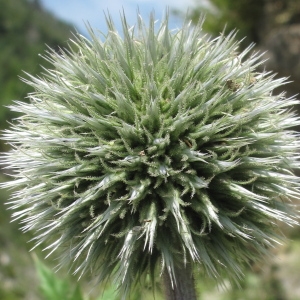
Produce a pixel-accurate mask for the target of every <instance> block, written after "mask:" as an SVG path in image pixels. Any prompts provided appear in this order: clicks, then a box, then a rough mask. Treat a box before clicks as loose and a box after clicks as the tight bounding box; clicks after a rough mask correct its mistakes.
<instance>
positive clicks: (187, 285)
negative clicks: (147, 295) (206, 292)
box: [163, 264, 197, 300]
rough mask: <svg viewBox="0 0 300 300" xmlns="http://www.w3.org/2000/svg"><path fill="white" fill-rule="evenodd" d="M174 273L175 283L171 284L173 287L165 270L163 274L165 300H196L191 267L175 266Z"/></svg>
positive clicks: (188, 265) (187, 265)
mask: <svg viewBox="0 0 300 300" xmlns="http://www.w3.org/2000/svg"><path fill="white" fill-rule="evenodd" d="M174 273H175V277H176V282H173V286H172V282H171V279H170V275H169V273H168V271H167V269H165V271H164V273H163V283H164V292H165V299H166V300H197V298H196V290H195V285H194V277H193V273H192V268H191V265H190V264H186V265H184V264H182V266H177V267H176V268H175V270H174Z"/></svg>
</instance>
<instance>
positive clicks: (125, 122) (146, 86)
mask: <svg viewBox="0 0 300 300" xmlns="http://www.w3.org/2000/svg"><path fill="white" fill-rule="evenodd" d="M122 22H123V33H122V35H119V34H118V33H117V31H116V29H115V27H114V25H113V22H112V20H111V18H110V17H107V24H108V29H109V31H108V33H107V34H106V35H104V39H103V40H101V38H99V37H98V36H97V34H96V33H95V32H94V31H93V30H91V29H90V35H91V40H89V39H86V38H84V37H83V36H80V35H78V36H77V38H76V39H75V41H73V50H70V51H67V50H64V51H61V52H60V53H59V54H57V53H55V52H54V51H49V53H48V56H47V57H46V59H47V60H49V61H50V62H51V63H52V64H53V70H46V72H45V74H44V75H43V76H44V77H43V78H35V77H32V76H30V80H28V81H27V83H28V84H30V85H31V86H32V87H33V88H34V89H35V92H34V93H32V94H30V95H29V99H30V103H29V104H28V103H25V102H18V101H17V102H16V103H15V105H13V106H11V109H12V110H14V111H17V112H20V113H22V116H21V117H19V118H18V119H17V120H16V122H15V123H14V125H12V126H11V129H10V130H7V131H6V132H5V134H4V139H5V140H7V141H9V142H10V143H11V144H12V146H13V149H12V150H11V151H10V152H9V153H7V154H6V155H4V156H3V157H2V163H4V164H8V167H9V168H11V169H13V170H14V171H15V173H14V174H15V175H14V177H15V180H14V181H12V182H8V183H6V184H5V186H6V187H13V188H18V189H17V191H16V192H15V193H14V194H13V199H12V200H11V201H10V207H11V209H14V210H16V211H15V212H14V214H13V217H14V219H20V220H22V223H23V224H24V226H23V230H24V231H34V232H35V234H36V235H35V237H34V240H35V242H36V245H39V244H41V243H44V242H45V243H48V246H47V247H46V249H47V250H48V251H49V253H52V252H54V251H55V252H56V250H59V249H60V250H61V252H60V253H62V256H61V264H66V263H71V264H72V266H73V270H74V273H79V274H84V273H87V272H90V271H91V272H92V274H93V275H95V276H97V277H98V279H99V281H103V280H105V279H107V278H114V279H115V280H116V281H117V282H118V283H119V284H120V287H121V290H122V291H123V292H125V293H126V292H127V291H129V290H130V288H131V286H132V284H133V283H134V282H136V281H137V280H139V279H141V278H143V276H146V275H147V274H149V273H150V275H151V276H152V277H154V274H155V272H156V270H157V269H158V270H159V269H160V270H165V269H166V270H168V272H169V274H170V276H171V277H172V278H173V280H174V279H175V280H176V278H174V277H175V275H174V265H175V264H176V263H178V262H179V263H184V262H186V261H190V262H193V263H194V265H195V266H197V265H201V267H202V268H203V269H204V270H206V272H207V273H208V274H209V275H210V276H213V277H216V278H218V276H220V274H221V273H222V271H223V270H225V272H226V273H227V275H228V276H230V277H232V278H233V279H234V278H239V277H240V276H241V274H242V271H241V264H242V263H243V262H248V261H250V260H252V259H254V260H256V259H257V258H258V257H259V255H260V254H262V253H266V252H267V251H266V250H267V248H268V247H269V246H271V245H273V243H274V242H275V241H276V240H277V234H276V230H275V227H276V223H277V221H283V222H285V223H287V224H289V225H293V224H297V221H296V219H297V215H296V213H295V212H294V210H293V209H292V208H291V206H290V205H289V204H286V203H287V202H288V201H289V199H290V198H295V197H299V179H298V178H297V177H296V176H295V175H294V174H293V172H292V169H297V168H299V161H298V154H297V151H299V141H298V136H297V134H296V133H295V132H294V131H293V130H292V129H291V127H292V126H295V125H299V124H300V121H299V118H298V117H297V116H296V115H295V114H294V113H292V112H291V106H293V105H294V104H296V103H298V102H297V101H296V100H295V99H294V98H288V99H287V98H285V96H284V95H283V94H281V95H273V94H272V91H273V90H274V88H276V87H278V86H280V85H282V84H283V83H285V79H276V80H275V79H274V78H273V76H271V75H270V74H269V73H267V72H262V73H258V72H257V71H256V67H257V66H258V65H259V64H260V62H259V58H260V57H259V55H257V54H253V55H249V53H250V50H251V48H252V47H251V46H250V47H249V48H248V49H246V50H245V51H243V52H242V53H240V54H238V53H237V49H238V43H236V42H235V41H234V33H232V34H230V35H229V36H227V37H226V36H223V35H220V36H219V37H218V38H216V39H209V38H207V37H205V36H204V35H203V34H202V33H201V24H202V22H199V24H198V25H197V26H195V27H193V26H192V25H191V24H190V23H188V22H186V23H185V24H184V25H183V28H182V29H180V30H177V31H170V30H169V29H168V16H166V17H165V18H164V20H163V21H162V22H161V24H160V26H158V28H156V25H155V21H154V16H153V15H152V16H151V17H150V22H149V26H148V27H147V26H146V25H145V23H144V22H143V20H142V19H141V18H140V17H139V16H138V20H137V24H136V26H134V27H129V26H128V24H127V21H126V19H125V16H123V17H122Z"/></svg>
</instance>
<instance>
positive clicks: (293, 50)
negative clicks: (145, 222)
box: [0, 0, 300, 300]
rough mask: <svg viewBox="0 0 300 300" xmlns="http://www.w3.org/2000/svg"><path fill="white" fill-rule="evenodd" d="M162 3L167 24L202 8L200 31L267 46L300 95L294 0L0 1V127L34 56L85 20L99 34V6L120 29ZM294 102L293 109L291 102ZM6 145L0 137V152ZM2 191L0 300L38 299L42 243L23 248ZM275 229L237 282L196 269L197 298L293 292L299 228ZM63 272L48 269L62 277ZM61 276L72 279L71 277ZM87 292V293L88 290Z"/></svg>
mask: <svg viewBox="0 0 300 300" xmlns="http://www.w3.org/2000/svg"><path fill="white" fill-rule="evenodd" d="M108 2H109V3H108ZM167 6H168V7H169V10H170V15H171V22H170V29H176V28H178V27H180V26H181V24H182V22H183V19H184V18H185V16H186V14H188V17H189V18H190V19H191V20H192V21H193V22H197V20H198V18H199V16H200V15H201V14H203V13H205V14H206V23H205V24H204V30H205V31H206V32H207V33H209V34H211V35H212V36H214V35H217V34H219V33H220V32H221V31H223V30H224V27H225V25H226V29H225V32H226V33H228V32H230V31H231V30H233V29H235V28H237V29H238V33H237V39H242V38H244V37H245V38H244V40H243V41H242V43H241V45H240V47H241V50H242V49H243V48H245V47H247V46H248V45H249V44H250V43H255V51H261V52H265V51H267V52H266V53H265V54H264V58H265V59H267V61H266V62H265V63H264V64H263V65H262V67H261V68H262V69H267V70H273V71H274V72H275V73H276V76H278V77H289V80H290V81H291V82H290V83H289V84H288V85H286V86H284V89H285V91H286V93H287V96H292V95H295V94H299V92H300V0H238V1H237V0H185V1H175V0H157V1H156V0H155V1H153V0H152V1H150V0H141V1H131V0H125V1H124V0H123V1H121V0H110V1H101V0H84V1H83V0H63V1H61V0H31V1H30V0H0V105H1V107H0V129H1V130H3V129H5V128H6V127H7V126H8V123H9V121H11V120H12V118H14V117H15V115H13V114H12V113H11V112H10V111H9V109H8V108H7V107H6V106H7V105H9V104H10V103H11V102H12V100H24V101H26V95H27V93H29V92H31V90H30V87H28V86H26V85H25V83H23V82H22V81H21V80H20V77H26V74H25V73H24V72H28V73H30V74H40V73H41V72H42V67H41V65H42V66H44V67H49V65H48V64H47V62H46V61H45V60H43V59H42V58H41V56H39V54H44V53H45V51H46V49H47V47H51V48H54V49H56V50H57V51H58V50H59V48H60V47H67V41H68V39H69V38H72V36H73V35H72V32H76V31H77V32H79V33H81V34H83V35H86V36H88V34H87V30H86V27H85V24H87V23H89V24H90V25H91V26H92V27H93V28H97V29H99V30H101V31H102V32H104V33H105V31H106V26H105V17H104V13H107V11H109V12H110V14H111V15H112V17H113V19H114V20H115V22H116V26H117V28H118V29H120V23H118V22H119V15H120V12H121V11H122V10H124V11H125V13H126V16H127V18H128V21H129V23H131V24H132V25H134V23H135V20H136V12H137V8H139V12H140V14H141V15H142V17H143V18H144V19H146V20H147V17H148V15H149V13H150V12H151V11H155V15H156V18H157V19H160V18H161V17H162V16H163V14H164V13H165V11H166V7H167ZM120 31H121V29H120ZM276 92H278V93H279V92H281V91H276ZM296 109H297V110H298V112H299V111H300V110H299V108H298V107H296ZM297 130H299V129H297ZM8 149H9V147H8V146H7V145H5V144H4V143H3V142H0V152H3V151H7V150H8ZM0 180H1V181H5V180H9V178H8V176H7V175H5V170H1V169H0ZM8 195H9V194H8V192H7V191H3V190H2V191H1V193H0V300H21V299H22V300H38V299H45V298H43V297H44V296H43V294H42V292H41V282H40V281H41V279H40V277H39V276H38V272H37V266H36V259H34V257H36V256H39V257H43V253H42V251H41V249H37V250H36V251H35V254H34V255H33V254H32V252H31V253H30V252H29V249H30V248H31V247H32V246H33V245H32V244H31V243H30V242H28V241H29V240H30V239H31V236H30V234H22V233H21V231H20V230H19V228H20V225H19V224H17V223H10V214H11V212H10V211H8V210H6V207H5V202H6V200H7V197H8ZM281 230H282V231H283V232H284V233H285V234H286V236H287V241H286V243H285V244H284V245H278V247H276V248H274V249H273V250H272V251H273V253H274V258H273V259H271V260H267V261H266V262H265V264H260V265H256V264H255V263H254V264H253V265H252V266H251V267H249V268H248V269H247V270H246V271H245V281H244V282H242V289H240V290H239V289H235V288H230V287H228V289H227V290H222V289H220V288H218V287H217V286H216V285H215V283H214V282H213V281H211V280H210V279H208V278H205V277H204V276H203V275H201V274H198V275H197V277H196V284H197V289H198V291H199V295H200V297H199V299H204V300H206V299H209V300H229V299H231V300H235V299H236V300H238V299H241V300H243V299H253V300H254V299H262V300H296V299H300V228H281ZM46 263H47V265H48V266H50V267H53V266H54V265H55V263H53V262H51V259H49V260H48V261H46ZM64 273H65V272H61V273H59V274H57V275H55V276H58V277H60V276H61V277H64V279H63V280H65V279H66V278H65V276H66V275H64ZM66 280H70V281H73V282H75V281H76V280H75V278H73V279H72V278H70V277H68V278H67V279H66ZM82 285H83V291H84V293H85V292H88V290H87V289H86V288H85V287H84V286H85V282H83V283H82ZM148 294H149V295H150V296H149V295H148ZM89 297H90V298H89V299H92V294H91V295H89ZM110 297H112V296H110ZM134 298H135V299H136V300H139V299H141V300H144V299H145V300H146V299H148V298H149V299H152V298H153V297H152V294H151V292H149V291H147V290H146V288H145V291H140V293H139V294H137V295H135V296H134ZM65 299H67V297H66V298H65ZM72 299H73V298H72ZM74 299H75V298H74ZM76 299H77V298H76ZM78 299H79V298H78ZM86 299H87V298H86ZM107 299H109V300H113V299H114V298H107ZM156 299H160V296H159V295H158V296H157V298H156ZM57 300H60V299H59V298H57ZM61 300H64V298H61Z"/></svg>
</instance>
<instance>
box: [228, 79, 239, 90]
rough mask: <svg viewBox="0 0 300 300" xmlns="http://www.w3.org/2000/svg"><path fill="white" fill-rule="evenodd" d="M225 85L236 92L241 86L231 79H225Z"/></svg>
mask: <svg viewBox="0 0 300 300" xmlns="http://www.w3.org/2000/svg"><path fill="white" fill-rule="evenodd" d="M226 86H227V87H228V88H229V89H230V90H231V91H233V92H236V91H237V90H238V89H239V88H240V87H241V85H240V84H239V83H236V82H234V81H233V80H232V79H228V80H227V81H226Z"/></svg>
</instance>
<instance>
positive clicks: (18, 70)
mask: <svg viewBox="0 0 300 300" xmlns="http://www.w3.org/2000/svg"><path fill="white" fill-rule="evenodd" d="M0 8H1V9H0V91H1V105H8V104H10V103H11V101H12V100H20V99H24V97H25V96H26V94H27V93H28V92H30V87H29V86H28V85H25V84H24V83H23V82H22V81H21V80H20V78H19V77H20V76H21V77H26V75H25V74H24V72H23V71H25V72H28V73H30V74H38V73H40V72H41V71H42V68H41V65H40V64H43V66H45V67H47V66H48V65H47V62H45V60H43V59H42V58H41V57H40V56H39V54H42V55H43V54H44V53H45V50H46V49H47V45H48V46H49V47H51V48H54V49H56V50H58V49H59V47H66V45H67V40H68V39H69V38H70V37H71V36H72V34H71V31H74V27H72V26H70V25H68V24H66V23H64V22H61V21H58V20H57V19H55V18H54V17H53V16H52V15H51V14H49V13H47V12H46V11H44V10H43V9H42V7H41V6H40V4H39V2H38V1H29V0H27V1H26V0H9V1H7V0H0ZM12 117H13V115H12V113H11V112H10V111H9V110H8V109H7V108H6V107H3V106H1V110H0V129H3V128H4V127H5V126H6V125H7V120H10V119H11V118H12ZM2 150H3V144H0V151H2Z"/></svg>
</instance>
